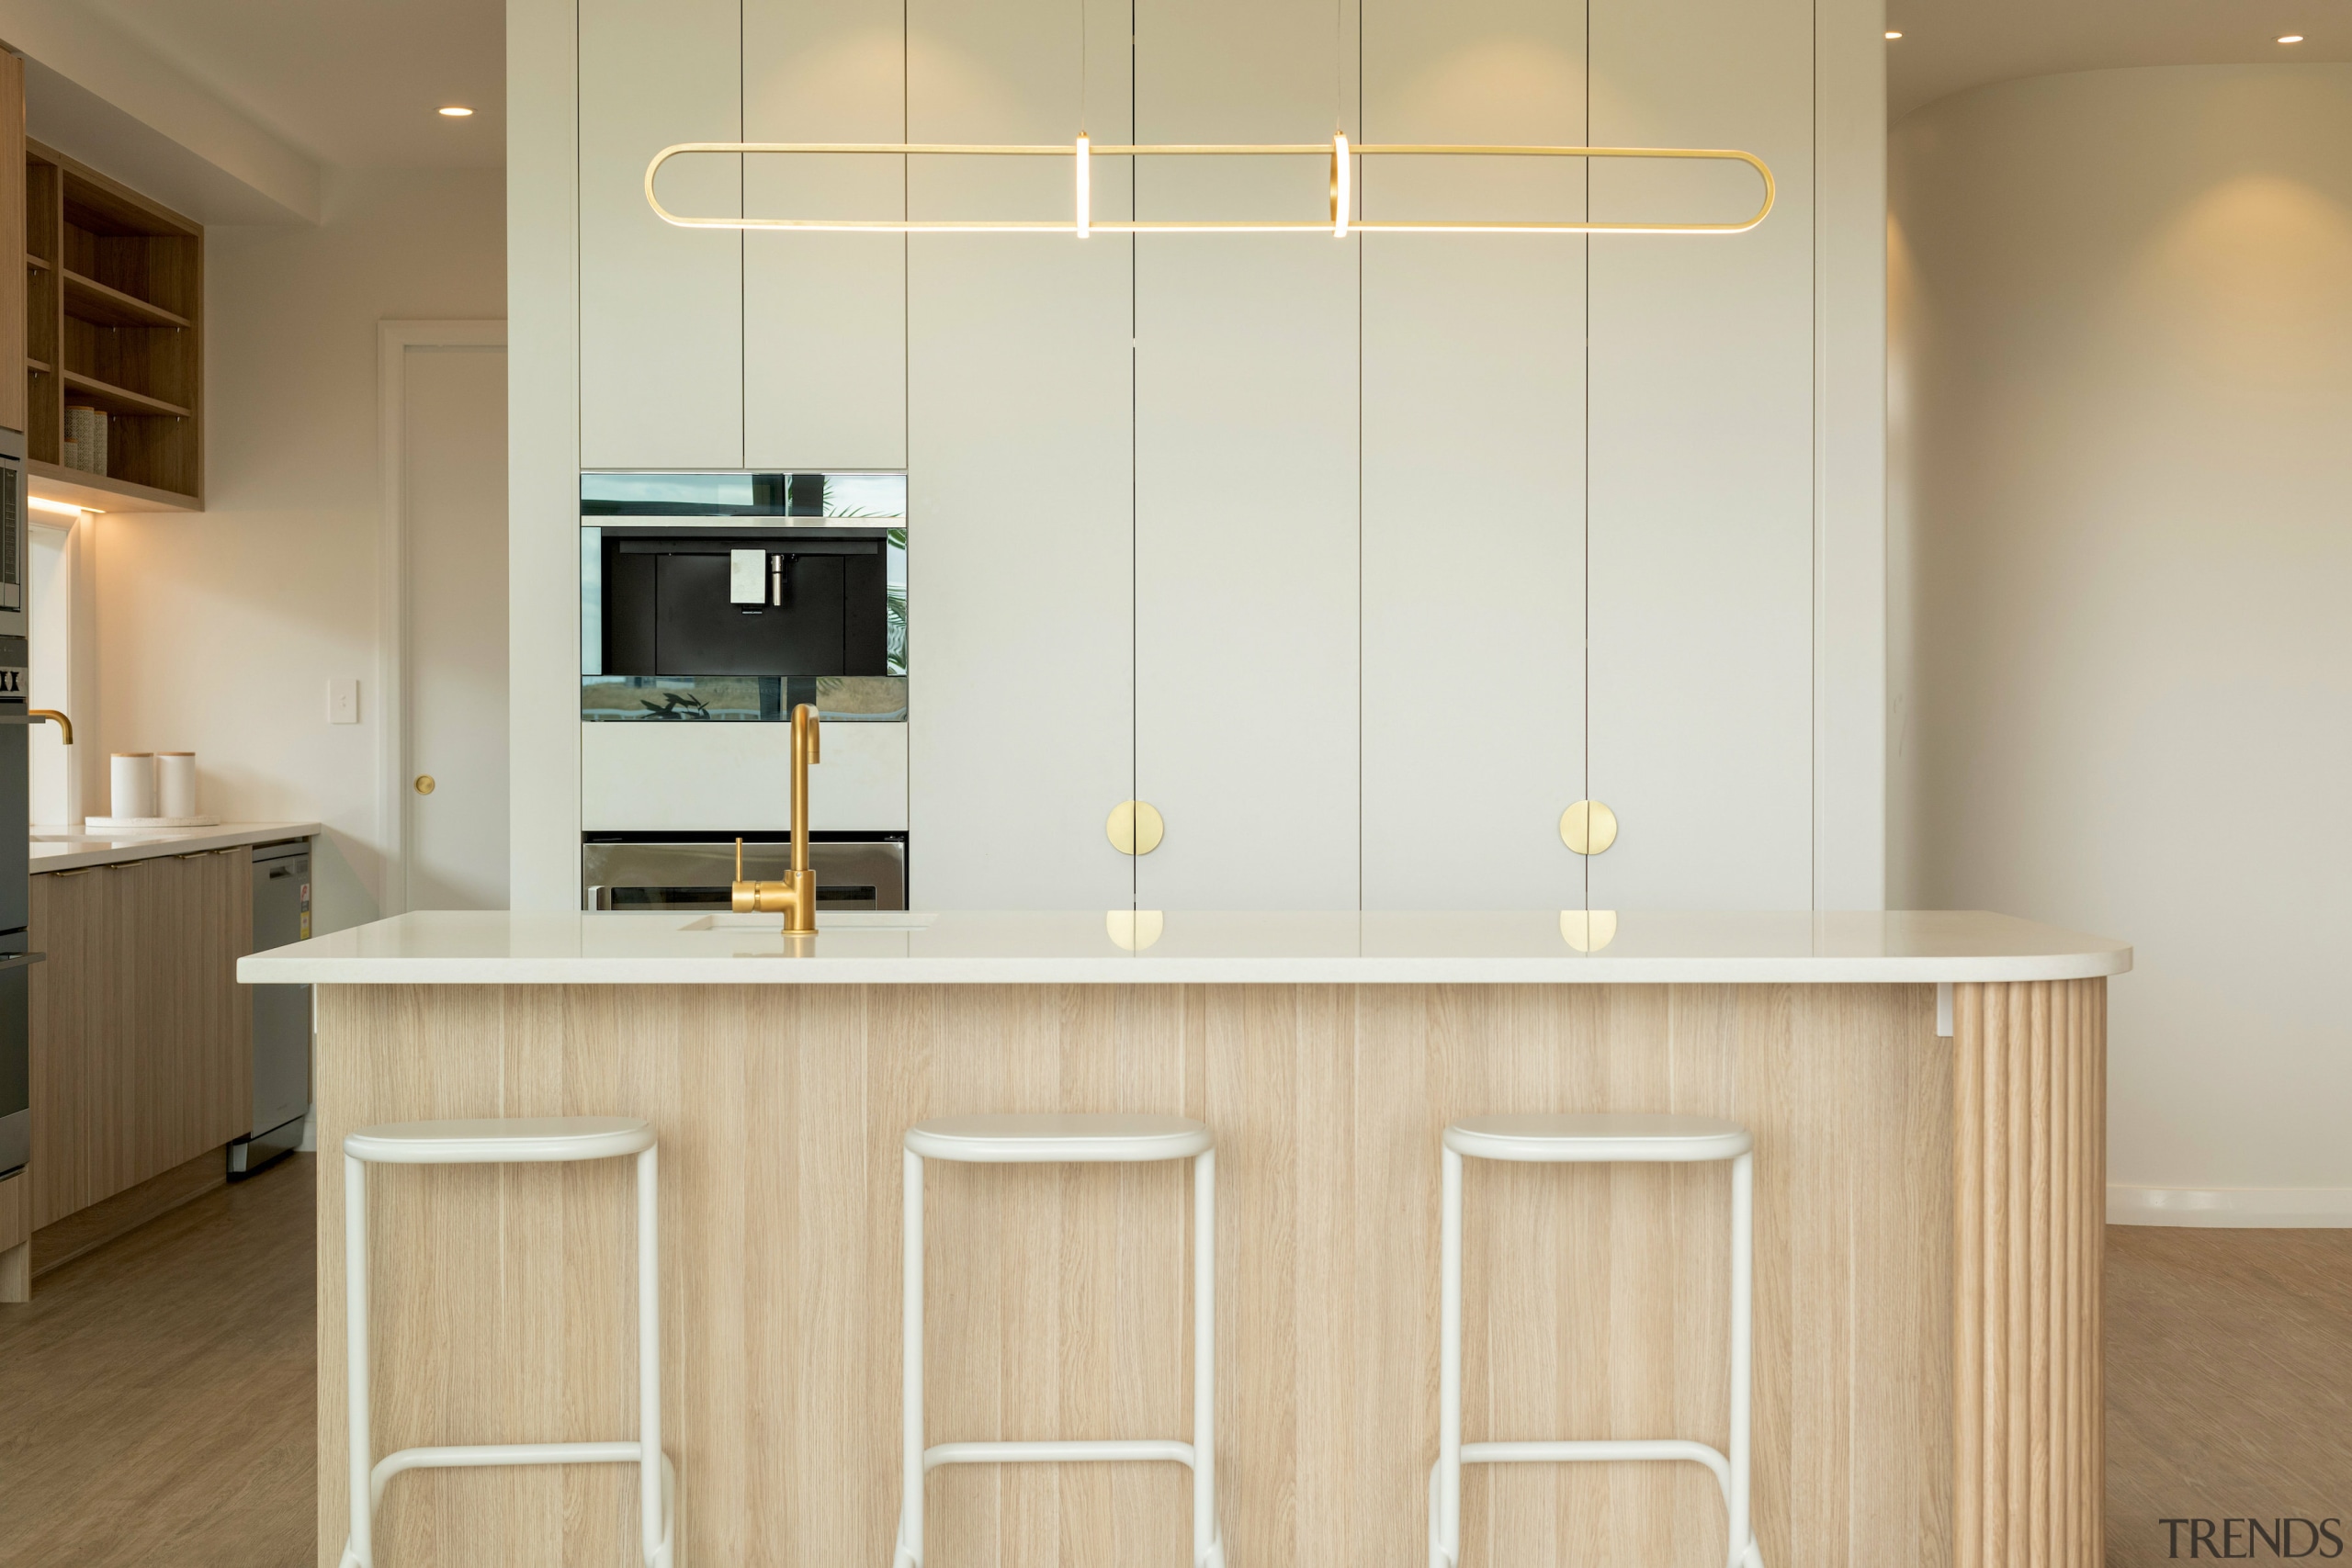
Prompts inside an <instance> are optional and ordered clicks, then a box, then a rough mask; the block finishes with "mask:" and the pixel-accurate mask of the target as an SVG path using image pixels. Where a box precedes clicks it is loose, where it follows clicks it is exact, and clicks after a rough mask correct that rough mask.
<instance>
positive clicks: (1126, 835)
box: [1103, 800, 1168, 855]
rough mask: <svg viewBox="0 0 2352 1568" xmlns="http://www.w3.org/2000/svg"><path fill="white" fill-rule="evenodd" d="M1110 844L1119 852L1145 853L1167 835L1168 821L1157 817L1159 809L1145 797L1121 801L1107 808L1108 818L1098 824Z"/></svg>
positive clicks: (1126, 853) (1155, 846)
mask: <svg viewBox="0 0 2352 1568" xmlns="http://www.w3.org/2000/svg"><path fill="white" fill-rule="evenodd" d="M1103 834H1104V836H1105V837H1107V838H1109V840H1111V847H1112V848H1113V849H1114V850H1116V851H1118V852H1120V853H1121V854H1123V855H1148V854H1149V853H1151V852H1152V851H1154V850H1156V849H1158V848H1159V840H1161V839H1163V838H1165V837H1167V835H1168V824H1167V823H1166V822H1165V821H1163V820H1161V819H1160V816H1159V810H1158V809H1157V808H1156V807H1153V806H1152V804H1151V802H1149V801H1148V800H1123V801H1121V802H1119V804H1118V805H1116V806H1114V807H1112V808H1111V818H1110V820H1109V821H1107V822H1105V823H1103Z"/></svg>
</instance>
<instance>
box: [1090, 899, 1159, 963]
mask: <svg viewBox="0 0 2352 1568" xmlns="http://www.w3.org/2000/svg"><path fill="white" fill-rule="evenodd" d="M1167 926H1168V917H1167V916H1166V915H1164V914H1162V913H1160V912H1159V910H1158V909H1112V910H1109V911H1107V912H1106V913H1105V914H1104V915H1103V931H1104V932H1105V933H1106V934H1108V935H1109V937H1110V938H1111V942H1112V943H1113V945H1114V946H1117V947H1121V948H1125V950H1126V951H1127V952H1129V953H1141V952H1142V951H1143V950H1144V949H1145V948H1147V947H1149V946H1150V945H1151V944H1152V943H1153V942H1158V941H1159V933H1160V932H1161V931H1165V930H1166V929H1167Z"/></svg>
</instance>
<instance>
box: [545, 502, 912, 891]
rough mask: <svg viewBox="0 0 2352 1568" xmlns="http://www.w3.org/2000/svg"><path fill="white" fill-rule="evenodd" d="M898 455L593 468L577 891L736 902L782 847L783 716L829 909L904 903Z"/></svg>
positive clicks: (902, 520)
mask: <svg viewBox="0 0 2352 1568" xmlns="http://www.w3.org/2000/svg"><path fill="white" fill-rule="evenodd" d="M905 502H906V479H905V476H904V475H902V474H752V473H718V474H678V473H661V474H634V473H597V474H585V475H582V479H581V519H580V521H581V550H580V567H581V600H580V605H581V626H582V641H581V671H582V675H581V724H582V739H581V778H582V800H581V822H582V857H581V904H582V908H589V909H598V908H602V909H660V908H711V907H714V906H716V907H724V906H725V904H726V903H727V890H728V887H729V883H730V882H731V881H732V879H733V877H734V875H735V872H734V856H735V840H738V839H739V838H740V839H741V840H743V872H742V874H743V875H745V876H747V877H752V878H760V877H774V876H776V875H778V874H780V871H779V868H780V867H781V866H782V864H783V863H784V862H783V856H784V853H785V851H784V849H783V842H784V840H785V839H786V828H787V826H788V822H789V816H790V810H791V770H790V735H789V732H790V718H791V715H792V710H793V708H794V707H795V706H796V705H799V704H802V703H808V704H810V705H814V706H815V707H816V708H817V710H818V713H819V715H820V717H821V719H822V720H823V723H824V747H823V757H822V760H821V761H820V764H819V766H818V767H817V768H816V769H815V770H814V772H813V773H812V774H811V777H810V781H809V795H810V807H811V812H812V816H813V818H814V823H815V828H816V831H815V833H814V834H813V839H814V843H813V846H812V865H813V867H814V869H815V871H816V873H817V877H818V894H817V897H818V902H819V906H820V908H826V909H902V908H907V907H908V897H907V896H908V878H909V858H910V857H909V847H910V846H909V844H908V842H907V614H906V611H907V597H906V582H907V565H906V563H907V529H906V504H905Z"/></svg>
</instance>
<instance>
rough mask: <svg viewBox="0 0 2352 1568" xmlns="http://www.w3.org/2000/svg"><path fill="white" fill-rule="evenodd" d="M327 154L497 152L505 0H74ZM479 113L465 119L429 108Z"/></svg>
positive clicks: (264, 122) (363, 157)
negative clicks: (448, 107)
mask: <svg viewBox="0 0 2352 1568" xmlns="http://www.w3.org/2000/svg"><path fill="white" fill-rule="evenodd" d="M80 3H81V5H82V6H84V7H85V9H86V10H89V11H92V12H96V14H98V15H99V16H101V17H105V18H106V19H107V20H108V21H110V22H112V23H114V24H115V25H116V26H117V27H118V28H120V29H121V30H122V31H123V32H125V33H128V34H130V36H131V37H133V38H135V39H139V40H140V41H141V42H142V43H144V44H145V45H146V46H147V47H148V48H149V49H150V50H152V51H153V52H154V53H155V54H157V55H158V56H160V57H162V58H163V59H164V61H166V62H170V64H171V65H173V66H174V67H175V68H176V69H177V70H179V71H180V72H181V73H184V74H185V75H187V77H189V78H190V79H191V80H193V81H195V82H197V83H198V84H200V85H203V86H204V87H206V88H208V89H209V90H210V91H211V92H212V93H213V94H214V95H216V96H219V97H220V98H222V99H225V100H226V101H227V102H229V103H231V104H232V105H234V106H236V107H238V108H240V109H242V110H243V112H244V113H245V114H246V115H247V116H249V117H250V118H253V119H254V121H255V122H257V123H258V124H260V125H261V126H263V127H264V128H265V129H266V130H270V131H272V132H273V133H275V134H276V135H277V137H278V138H280V139H281V140H283V141H286V142H287V143H288V145H289V146H292V147H294V148H296V149H298V150H299V151H300V152H304V153H307V154H308V155H309V156H310V157H311V158H312V159H314V160H316V161H317V162H319V163H321V164H330V165H333V166H335V167H338V168H451V167H461V168H496V167H498V166H500V165H501V164H503V163H504V162H505V159H506V114H505V97H506V93H505V82H506V10H505V6H504V5H503V3H502V0H80ZM444 104H464V105H468V106H469V107H472V108H473V109H474V111H475V112H474V115H473V117H472V118H469V119H451V118H447V117H446V116H443V115H439V114H436V113H435V112H434V111H435V109H437V108H439V107H441V106H442V105H444Z"/></svg>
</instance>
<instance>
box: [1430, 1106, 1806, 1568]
mask: <svg viewBox="0 0 2352 1568" xmlns="http://www.w3.org/2000/svg"><path fill="white" fill-rule="evenodd" d="M1755 1147H1756V1140H1755V1139H1754V1138H1753V1137H1751V1136H1750V1135H1749V1134H1748V1131H1747V1128H1745V1127H1743V1126H1741V1125H1740V1124H1739V1123H1738V1122H1718V1121H1716V1120H1714V1119H1713V1118H1712V1117H1706V1116H1642V1115H1601V1116H1566V1115H1534V1116H1472V1117H1467V1118H1465V1119H1464V1120H1462V1121H1460V1122H1454V1123H1453V1125H1452V1126H1450V1127H1448V1128H1447V1129H1446V1130H1445V1198H1444V1211H1443V1217H1442V1220H1441V1222H1440V1231H1441V1240H1440V1257H1441V1261H1440V1264H1439V1267H1440V1269H1441V1271H1442V1284H1441V1286H1440V1302H1439V1314H1438V1315H1439V1328H1438V1332H1439V1335H1440V1340H1439V1349H1438V1397H1437V1410H1438V1439H1437V1463H1436V1464H1434V1465H1432V1466H1431V1467H1430V1568H1455V1564H1457V1563H1458V1562H1460V1561H1461V1558H1462V1467H1463V1466H1464V1465H1465V1464H1506V1463H1524V1462H1530V1461H1535V1462H1558V1461H1577V1460H1584V1461H1611V1460H1616V1461H1623V1460H1668V1461H1687V1462H1689V1463H1692V1464H1703V1465H1705V1466H1706V1467H1707V1468H1708V1469H1709V1470H1710V1471H1713V1472H1714V1477H1715V1483H1716V1485H1718V1486H1720V1487H1721V1488H1722V1489H1723V1495H1724V1508H1725V1509H1726V1510H1728V1512H1729V1514H1730V1517H1731V1528H1730V1532H1729V1534H1728V1536H1727V1537H1726V1539H1727V1540H1729V1541H1730V1542H1731V1550H1730V1551H1729V1553H1728V1554H1727V1555H1726V1557H1725V1560H1724V1561H1725V1563H1726V1565H1727V1568H1764V1558H1763V1554H1762V1552H1760V1551H1758V1548H1757V1545H1756V1537H1755V1534H1754V1531H1753V1529H1752V1527H1751V1524H1750V1521H1749V1518H1748V1431H1747V1426H1748V1395H1749V1368H1748V1353H1749V1341H1750V1338H1751V1337H1752V1333H1753V1327H1752V1324H1751V1318H1750V1303H1751V1299H1752V1296H1753V1293H1754V1276H1755V1209H1756V1155H1755ZM1464 1156H1467V1157H1469V1158H1472V1159H1499V1160H1520V1161H1523V1162H1532V1163H1539V1164H1566V1163H1582V1164H1593V1165H1598V1164H1612V1163H1621V1162H1622V1163H1649V1164H1676V1165H1687V1164H1698V1163H1703V1162H1706V1161H1711V1160H1729V1161H1731V1453H1730V1455H1729V1456H1728V1457H1726V1456H1725V1455H1724V1454H1723V1453H1722V1452H1721V1451H1719V1450H1715V1449H1713V1448H1710V1447H1708V1446H1707V1445H1706V1444H1704V1443H1698V1442H1691V1441H1688V1440H1685V1439H1682V1438H1637V1439H1632V1440H1624V1441H1617V1440H1602V1441H1589V1440H1588V1441H1577V1442H1532V1443H1464V1441H1463V1440H1462V1161H1463V1159H1464Z"/></svg>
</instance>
